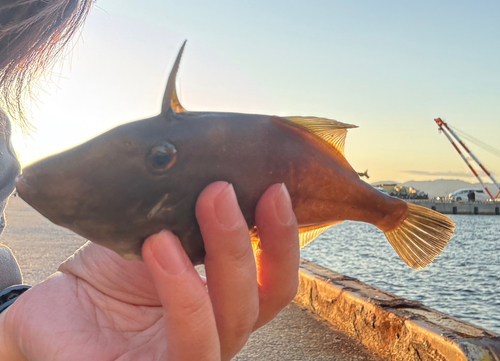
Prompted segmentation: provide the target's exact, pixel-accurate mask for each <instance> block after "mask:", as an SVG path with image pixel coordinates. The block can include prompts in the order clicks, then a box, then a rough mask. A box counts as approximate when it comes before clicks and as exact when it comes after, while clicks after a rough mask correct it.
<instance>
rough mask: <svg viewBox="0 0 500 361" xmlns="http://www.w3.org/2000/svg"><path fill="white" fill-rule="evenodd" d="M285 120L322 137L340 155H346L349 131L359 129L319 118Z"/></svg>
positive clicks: (290, 118)
mask: <svg viewBox="0 0 500 361" xmlns="http://www.w3.org/2000/svg"><path fill="white" fill-rule="evenodd" d="M284 119H286V120H288V121H290V122H292V123H294V124H297V125H299V126H301V127H303V128H305V129H306V130H307V131H309V132H310V133H312V134H314V135H316V136H318V137H320V138H321V139H323V140H324V141H326V142H327V143H329V144H330V145H331V146H332V147H334V148H335V149H336V150H337V151H338V152H339V153H340V154H342V155H344V146H345V138H346V136H347V129H349V128H357V126H356V125H352V124H346V123H341V122H338V121H336V120H333V119H326V118H317V117H284Z"/></svg>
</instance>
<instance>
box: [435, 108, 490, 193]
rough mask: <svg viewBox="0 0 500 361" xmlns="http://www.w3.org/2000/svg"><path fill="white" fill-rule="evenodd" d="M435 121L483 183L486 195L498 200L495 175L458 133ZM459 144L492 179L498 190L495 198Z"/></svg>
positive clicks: (440, 120) (437, 120) (441, 121)
mask: <svg viewBox="0 0 500 361" xmlns="http://www.w3.org/2000/svg"><path fill="white" fill-rule="evenodd" d="M434 121H435V122H436V124H437V125H438V127H439V130H440V131H442V132H443V134H444V135H445V136H446V138H448V140H449V141H450V143H451V145H453V148H455V150H456V151H457V152H458V154H460V157H462V160H463V161H464V162H465V164H467V166H468V167H469V169H470V170H471V171H472V173H473V174H474V175H475V176H476V178H477V179H478V180H479V183H481V186H482V187H483V189H484V190H485V191H486V193H488V195H489V196H490V198H491V199H492V200H494V199H496V198H498V196H499V195H500V185H499V184H498V183H497V181H496V180H495V178H494V177H493V175H492V174H491V173H490V172H488V170H487V169H486V168H485V167H484V165H483V164H482V163H481V162H480V161H479V159H477V157H476V156H475V155H474V154H473V153H472V152H471V151H470V149H469V148H467V146H466V145H465V144H464V142H463V141H462V140H461V139H460V138H459V137H458V135H457V133H456V132H455V131H453V130H452V129H451V128H450V127H449V126H448V124H446V123H445V122H444V121H443V120H442V119H441V118H436V119H434ZM457 143H458V144H459V145H460V146H461V147H462V149H463V150H465V152H466V153H467V154H468V155H469V156H470V157H471V158H472V159H473V160H474V162H476V164H477V165H478V166H479V168H481V169H482V171H483V172H484V173H485V174H486V175H487V176H488V177H489V178H490V179H491V181H492V182H493V184H495V186H496V187H497V188H498V191H497V193H496V195H495V196H493V193H491V192H490V190H489V189H488V187H486V185H485V184H484V183H483V181H482V179H481V177H480V176H479V174H478V173H477V172H476V170H475V169H474V167H473V166H472V164H471V163H470V162H469V160H468V159H467V158H466V157H465V156H464V154H463V153H462V151H461V150H460V148H459V146H458V145H457ZM490 148H491V147H490ZM495 151H496V152H498V150H495Z"/></svg>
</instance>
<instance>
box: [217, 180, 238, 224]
mask: <svg viewBox="0 0 500 361" xmlns="http://www.w3.org/2000/svg"><path fill="white" fill-rule="evenodd" d="M214 208H215V216H216V217H217V220H218V221H219V223H220V224H221V226H222V227H224V228H226V229H228V230H230V229H234V228H236V226H238V225H239V224H240V222H241V220H242V217H241V210H240V206H239V205H238V200H237V199H236V194H235V193H234V188H233V185H232V184H228V185H227V187H226V188H224V189H223V190H222V192H220V194H219V195H218V196H217V197H216V198H215V200H214Z"/></svg>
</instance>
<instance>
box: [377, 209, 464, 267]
mask: <svg viewBox="0 0 500 361" xmlns="http://www.w3.org/2000/svg"><path fill="white" fill-rule="evenodd" d="M407 204H408V210H409V214H408V217H407V218H406V219H405V220H404V221H403V222H402V223H401V224H400V225H399V227H398V228H396V229H394V230H392V231H389V232H385V236H386V237H387V239H388V240H389V242H390V243H391V245H392V246H393V247H394V249H395V250H396V252H397V253H398V255H399V256H400V257H401V259H402V260H403V261H405V263H406V264H407V265H408V266H410V267H411V268H414V269H422V268H425V267H426V266H428V265H429V264H430V263H432V261H434V259H435V258H436V257H437V256H439V254H440V253H441V252H442V251H443V249H444V248H445V247H446V245H447V244H448V242H449V240H450V238H451V236H453V233H454V230H455V223H453V221H452V220H451V219H449V218H448V217H446V216H444V215H442V214H441V213H438V212H436V211H433V210H431V209H429V208H425V207H422V206H418V205H416V204H412V203H407Z"/></svg>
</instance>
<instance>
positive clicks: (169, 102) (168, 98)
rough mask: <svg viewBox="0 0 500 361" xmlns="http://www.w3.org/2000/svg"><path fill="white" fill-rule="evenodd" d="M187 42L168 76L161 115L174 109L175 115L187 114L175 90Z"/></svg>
mask: <svg viewBox="0 0 500 361" xmlns="http://www.w3.org/2000/svg"><path fill="white" fill-rule="evenodd" d="M186 41H187V40H185V41H184V43H183V44H182V46H181V48H180V50H179V54H177V58H176V59H175V63H174V66H173V67H172V71H171V72H170V75H169V76H168V81H167V87H166V89H165V94H164V95H163V103H162V105H161V114H167V112H168V110H169V109H172V110H173V111H174V112H175V113H182V112H185V111H186V109H184V107H183V106H182V105H181V103H180V102H179V98H178V96H177V90H176V89H175V88H176V87H175V80H176V78H177V71H178V70H179V64H180V62H181V58H182V53H183V52H184V47H185V46H186Z"/></svg>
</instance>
